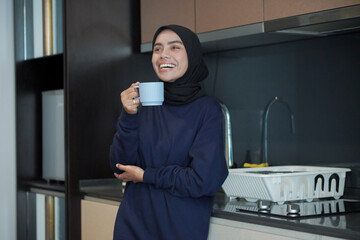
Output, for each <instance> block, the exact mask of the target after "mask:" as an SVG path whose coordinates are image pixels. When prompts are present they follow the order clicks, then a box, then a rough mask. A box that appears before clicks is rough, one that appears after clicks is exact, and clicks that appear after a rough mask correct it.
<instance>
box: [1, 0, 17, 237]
mask: <svg viewBox="0 0 360 240" xmlns="http://www.w3.org/2000/svg"><path fill="white" fill-rule="evenodd" d="M13 4H14V3H13V0H0V239H4V240H5V239H7V240H15V239H16V153H15V69H14V68H15V66H14V65H15V64H14V34H13V33H14V31H13V29H14V28H13Z"/></svg>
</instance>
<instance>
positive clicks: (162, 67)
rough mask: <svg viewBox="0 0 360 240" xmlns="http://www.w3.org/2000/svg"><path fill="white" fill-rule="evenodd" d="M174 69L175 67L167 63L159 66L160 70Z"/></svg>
mask: <svg viewBox="0 0 360 240" xmlns="http://www.w3.org/2000/svg"><path fill="white" fill-rule="evenodd" d="M174 67H175V65H174V64H169V63H165V64H160V69H170V68H174Z"/></svg>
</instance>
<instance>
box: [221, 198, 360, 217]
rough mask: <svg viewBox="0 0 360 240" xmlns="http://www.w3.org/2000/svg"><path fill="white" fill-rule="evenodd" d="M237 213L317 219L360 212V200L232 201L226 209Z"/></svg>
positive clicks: (236, 199)
mask: <svg viewBox="0 0 360 240" xmlns="http://www.w3.org/2000/svg"><path fill="white" fill-rule="evenodd" d="M224 210H225V211H228V212H233V213H234V212H235V213H241V212H242V213H252V214H258V215H267V216H272V217H280V218H287V219H301V218H315V217H322V216H335V215H343V214H347V213H353V212H360V200H353V199H331V198H329V199H321V200H319V199H315V200H313V201H311V202H306V201H292V202H288V203H286V202H285V203H284V204H278V203H274V202H271V201H264V200H258V201H256V202H249V201H246V200H245V199H239V198H235V199H231V200H230V201H229V202H228V203H227V204H226V206H225V208H224Z"/></svg>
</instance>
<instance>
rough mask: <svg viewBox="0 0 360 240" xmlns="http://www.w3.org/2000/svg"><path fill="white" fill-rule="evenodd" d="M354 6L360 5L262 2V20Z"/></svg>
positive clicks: (351, 1)
mask: <svg viewBox="0 0 360 240" xmlns="http://www.w3.org/2000/svg"><path fill="white" fill-rule="evenodd" d="M356 4H360V0H303V1H288V0H264V20H265V21H268V20H274V19H278V18H284V17H290V16H296V15H301V14H306V13H312V12H318V11H324V10H329V9H334V8H340V7H346V6H351V5H356Z"/></svg>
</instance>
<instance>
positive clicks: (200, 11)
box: [195, 0, 263, 33]
mask: <svg viewBox="0 0 360 240" xmlns="http://www.w3.org/2000/svg"><path fill="white" fill-rule="evenodd" d="M195 15H196V32H197V33H203V32H209V31H215V30H220V29H226V28H231V27H237V26H243V25H248V24H251V23H258V22H262V21H263V0H223V1H218V0H196V14H195Z"/></svg>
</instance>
